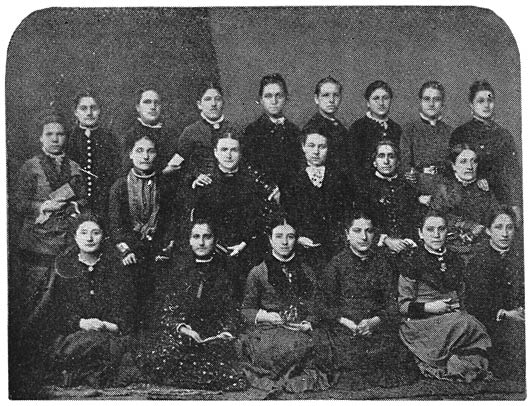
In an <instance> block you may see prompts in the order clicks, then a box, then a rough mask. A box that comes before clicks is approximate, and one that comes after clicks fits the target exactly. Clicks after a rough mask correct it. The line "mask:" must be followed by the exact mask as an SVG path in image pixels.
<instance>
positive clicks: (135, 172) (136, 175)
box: [131, 168, 155, 179]
mask: <svg viewBox="0 0 532 406" xmlns="http://www.w3.org/2000/svg"><path fill="white" fill-rule="evenodd" d="M131 173H132V174H133V176H135V177H136V178H139V179H150V178H153V177H154V176H155V172H152V173H150V174H149V175H141V174H140V173H137V171H135V168H131Z"/></svg>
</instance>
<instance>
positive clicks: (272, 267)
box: [242, 219, 329, 392]
mask: <svg viewBox="0 0 532 406" xmlns="http://www.w3.org/2000/svg"><path fill="white" fill-rule="evenodd" d="M296 241H297V234H296V230H295V229H294V227H293V226H292V225H290V224H289V223H288V222H287V221H286V220H285V219H280V220H278V221H276V222H273V223H272V224H271V234H270V245H271V253H270V254H268V255H267V256H266V258H265V259H264V261H263V262H261V263H260V264H259V265H257V266H256V267H254V268H253V269H252V270H251V272H250V273H249V276H248V280H247V286H246V293H245V296H244V301H243V303H242V315H243V316H244V318H245V320H246V322H247V324H248V326H249V329H248V334H247V335H245V336H244V338H243V345H242V351H243V355H244V358H245V359H246V360H247V361H248V363H247V364H245V372H246V375H247V376H248V378H249V380H250V382H251V385H252V386H254V387H256V388H259V389H263V390H267V391H271V390H285V391H288V392H303V391H307V390H321V389H327V388H328V386H329V385H328V381H327V376H326V375H325V374H324V373H323V372H322V371H321V370H320V369H319V368H318V367H317V365H316V364H315V362H314V361H315V360H314V358H315V356H314V354H317V353H319V351H318V349H317V348H316V346H315V343H314V342H313V333H312V323H313V316H312V300H313V298H314V292H315V279H314V273H313V271H312V269H311V268H310V267H309V266H308V265H306V263H305V262H303V260H302V259H301V258H300V257H299V256H298V255H297V254H296V252H295V246H296Z"/></svg>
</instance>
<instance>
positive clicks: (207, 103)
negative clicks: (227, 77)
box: [196, 89, 224, 121]
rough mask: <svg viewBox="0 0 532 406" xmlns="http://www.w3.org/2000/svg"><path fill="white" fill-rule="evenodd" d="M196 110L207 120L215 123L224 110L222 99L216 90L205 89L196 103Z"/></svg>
mask: <svg viewBox="0 0 532 406" xmlns="http://www.w3.org/2000/svg"><path fill="white" fill-rule="evenodd" d="M196 103H197V105H198V109H200V111H201V112H202V113H203V114H205V117H207V118H208V119H209V120H212V121H216V120H218V119H219V118H220V117H221V116H222V112H223V108H224V98H223V96H222V95H221V94H220V92H219V91H218V90H216V89H207V91H206V92H205V93H203V96H201V99H200V100H198V101H197V102H196Z"/></svg>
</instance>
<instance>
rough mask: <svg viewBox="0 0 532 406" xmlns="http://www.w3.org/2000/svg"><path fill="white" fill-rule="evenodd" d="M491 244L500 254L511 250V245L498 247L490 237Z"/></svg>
mask: <svg viewBox="0 0 532 406" xmlns="http://www.w3.org/2000/svg"><path fill="white" fill-rule="evenodd" d="M490 246H491V248H493V249H494V250H495V251H497V252H498V253H499V254H506V253H507V252H508V251H510V247H508V248H501V247H497V246H496V245H495V244H494V243H493V240H491V239H490Z"/></svg>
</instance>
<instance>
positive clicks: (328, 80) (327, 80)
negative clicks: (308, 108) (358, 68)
mask: <svg viewBox="0 0 532 406" xmlns="http://www.w3.org/2000/svg"><path fill="white" fill-rule="evenodd" d="M325 83H332V84H335V85H336V86H338V89H339V90H340V93H342V84H341V83H340V82H339V81H337V80H336V79H335V78H333V77H332V76H327V77H326V78H323V79H320V80H319V81H318V83H316V88H315V89H314V94H315V95H316V96H319V95H320V92H321V87H322V86H323V85H324V84H325Z"/></svg>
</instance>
